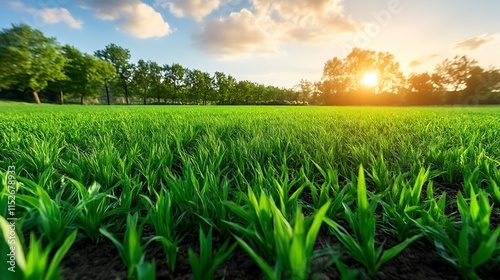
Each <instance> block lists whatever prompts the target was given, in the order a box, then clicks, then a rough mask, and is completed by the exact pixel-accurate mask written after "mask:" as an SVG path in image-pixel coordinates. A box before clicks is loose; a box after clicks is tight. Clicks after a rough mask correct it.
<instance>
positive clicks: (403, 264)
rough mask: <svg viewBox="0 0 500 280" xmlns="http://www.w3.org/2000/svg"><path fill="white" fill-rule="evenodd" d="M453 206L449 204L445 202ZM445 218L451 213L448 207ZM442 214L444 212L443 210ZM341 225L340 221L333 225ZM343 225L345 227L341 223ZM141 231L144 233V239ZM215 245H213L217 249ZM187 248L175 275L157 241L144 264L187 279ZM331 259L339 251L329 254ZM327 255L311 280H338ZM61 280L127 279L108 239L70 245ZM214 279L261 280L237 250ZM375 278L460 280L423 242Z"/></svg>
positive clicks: (499, 215)
mask: <svg viewBox="0 0 500 280" xmlns="http://www.w3.org/2000/svg"><path fill="white" fill-rule="evenodd" d="M443 192H446V193H447V198H446V200H447V202H452V201H453V200H454V199H456V195H457V191H456V186H446V185H441V186H439V187H437V188H436V191H435V195H436V196H440V195H441V194H442V193H443ZM448 205H453V203H451V204H448ZM449 207H450V209H447V210H448V211H449V213H448V214H451V213H453V212H455V211H457V209H453V208H454V207H453V206H449ZM448 211H447V212H448ZM499 221H500V212H499V210H498V208H497V209H494V210H493V211H492V215H491V222H492V225H494V226H495V227H496V226H498V224H499ZM339 223H340V224H341V225H344V224H345V221H339ZM345 226H347V225H346V224H345ZM148 231H150V230H148V229H147V228H146V229H145V232H144V235H146V236H147V232H148ZM383 240H385V244H384V248H385V249H388V248H391V247H392V246H394V245H396V244H397V241H396V240H395V238H393V237H392V236H390V235H389V234H387V233H384V232H382V231H380V232H377V242H376V243H377V245H376V246H379V245H380V244H381V242H382V241H383ZM218 246H220V244H215V245H214V247H215V248H217V247H218ZM332 246H333V248H339V244H338V241H336V240H335V238H334V237H333V236H332V234H330V233H328V232H327V230H325V228H322V230H321V231H320V234H319V236H318V239H317V242H316V246H315V249H324V248H332ZM190 248H192V249H193V250H194V251H195V252H199V245H198V239H197V238H194V237H190V238H186V239H184V240H183V242H182V244H180V245H179V251H178V255H177V263H176V269H175V272H173V273H172V272H170V271H169V269H168V268H167V266H166V263H165V254H164V252H163V248H162V247H161V245H160V244H159V243H155V242H153V243H151V244H150V245H149V247H148V249H147V256H146V260H147V261H154V262H155V263H156V276H157V279H169V280H170V279H191V277H192V274H191V267H190V264H189V257H188V250H189V249H190ZM332 252H335V253H333V254H335V255H336V256H338V255H339V254H341V253H340V251H339V250H334V251H332ZM331 260H332V255H327V256H323V257H319V258H317V259H315V260H313V262H312V264H311V269H312V273H311V274H312V276H311V278H312V279H340V274H339V271H338V270H337V268H336V266H335V264H334V263H332V262H331ZM341 260H342V261H343V262H344V263H345V264H346V265H347V266H348V267H350V268H354V269H358V270H359V271H360V272H361V273H360V279H369V277H368V276H367V274H366V272H365V269H364V268H363V267H362V266H361V265H360V264H359V263H357V262H356V261H355V260H353V259H352V258H350V257H349V256H347V254H341ZM62 266H63V271H62V276H63V278H64V279H82V280H85V279H92V280H93V279H127V268H126V267H125V266H124V264H123V263H122V260H121V258H120V256H119V254H118V251H117V249H116V247H115V246H114V244H113V243H111V241H109V240H108V239H106V238H104V239H103V240H102V241H101V242H100V243H99V244H97V245H96V244H93V243H91V242H90V240H88V239H86V240H83V241H80V242H78V243H75V244H74V245H73V246H72V248H71V249H70V251H69V252H68V254H67V255H66V257H65V258H64V260H63V262H62ZM498 275H500V267H499V268H495V269H493V270H492V271H490V272H483V273H482V274H481V275H480V276H481V279H498ZM215 278H216V279H252V280H256V279H265V277H264V275H263V274H262V273H261V270H260V268H259V267H258V266H257V265H256V264H255V263H254V262H253V260H252V259H251V258H250V257H249V256H248V255H247V254H246V252H244V251H243V250H242V249H240V248H239V247H238V248H237V249H236V250H235V251H234V252H233V254H232V255H231V256H230V257H229V258H228V259H227V260H226V261H225V262H224V263H223V264H222V265H220V267H219V268H218V269H217V271H216V276H215ZM375 279H380V280H382V279H435V280H438V279H462V277H461V276H460V273H459V272H458V271H457V270H456V269H455V268H454V267H452V266H451V265H450V264H449V263H447V262H446V261H444V260H443V258H442V257H440V256H439V255H438V253H437V252H436V250H435V248H434V245H433V244H431V243H430V242H429V241H428V240H426V239H425V238H421V239H419V240H417V241H415V242H413V243H412V244H411V245H410V246H408V247H407V248H406V249H405V250H403V251H402V252H401V253H400V254H399V255H397V256H396V257H395V258H394V259H392V260H390V261H389V262H387V263H386V264H384V265H383V266H382V267H381V268H380V270H379V272H378V274H377V276H376V277H375Z"/></svg>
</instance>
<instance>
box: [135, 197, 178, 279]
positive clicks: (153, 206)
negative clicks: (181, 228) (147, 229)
mask: <svg viewBox="0 0 500 280" xmlns="http://www.w3.org/2000/svg"><path fill="white" fill-rule="evenodd" d="M143 200H144V201H145V204H146V206H147V207H148V208H149V211H148V220H149V221H151V224H152V225H153V227H154V229H155V232H156V235H157V236H161V237H164V239H163V240H162V244H163V249H164V251H165V255H166V257H167V266H168V268H169V269H170V271H172V272H173V271H175V262H176V259H177V244H178V242H179V237H178V236H177V233H176V228H178V225H179V224H180V223H181V221H182V219H183V217H184V214H185V213H183V214H181V215H175V212H173V211H172V210H173V209H172V198H171V194H170V192H169V191H165V190H162V191H161V193H160V194H156V203H153V202H152V201H151V199H149V197H147V196H143Z"/></svg>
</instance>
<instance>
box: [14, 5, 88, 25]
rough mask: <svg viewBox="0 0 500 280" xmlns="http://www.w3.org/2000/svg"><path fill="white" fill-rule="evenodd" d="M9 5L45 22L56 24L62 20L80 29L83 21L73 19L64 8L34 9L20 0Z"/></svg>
mask: <svg viewBox="0 0 500 280" xmlns="http://www.w3.org/2000/svg"><path fill="white" fill-rule="evenodd" d="M10 6H11V7H12V8H13V9H16V10H18V11H23V12H26V13H30V14H32V15H33V19H34V20H37V21H40V22H42V23H46V24H56V23H60V22H64V23H66V24H68V26H69V27H71V28H75V29H80V28H82V26H83V21H81V20H77V19H75V18H74V17H73V16H72V15H71V13H70V12H69V11H68V10H67V9H65V8H44V9H36V8H30V7H26V6H24V4H23V3H22V2H21V1H13V2H10Z"/></svg>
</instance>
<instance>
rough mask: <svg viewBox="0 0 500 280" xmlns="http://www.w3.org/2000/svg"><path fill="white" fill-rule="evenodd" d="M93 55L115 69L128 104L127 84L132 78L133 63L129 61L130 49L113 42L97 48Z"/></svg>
mask: <svg viewBox="0 0 500 280" xmlns="http://www.w3.org/2000/svg"><path fill="white" fill-rule="evenodd" d="M94 55H95V56H96V57H98V58H100V59H102V60H105V61H107V62H109V63H111V65H113V66H114V67H115V69H116V73H117V75H118V81H119V83H120V85H121V87H122V88H123V92H124V93H125V101H126V102H127V105H128V104H129V84H130V81H131V78H132V74H133V69H134V65H133V64H131V63H130V62H129V60H130V51H129V50H128V49H125V48H122V47H120V46H117V45H115V44H109V45H107V46H106V47H105V48H104V49H103V50H98V51H96V52H95V53H94Z"/></svg>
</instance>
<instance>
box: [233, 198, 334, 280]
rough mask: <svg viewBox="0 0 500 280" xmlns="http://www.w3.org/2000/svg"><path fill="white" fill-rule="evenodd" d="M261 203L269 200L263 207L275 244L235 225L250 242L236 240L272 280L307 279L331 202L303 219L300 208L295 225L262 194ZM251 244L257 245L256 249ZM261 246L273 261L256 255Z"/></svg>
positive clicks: (266, 226) (237, 238) (294, 221)
mask: <svg viewBox="0 0 500 280" xmlns="http://www.w3.org/2000/svg"><path fill="white" fill-rule="evenodd" d="M260 201H267V202H266V203H261V204H263V205H268V206H269V211H270V213H269V214H270V217H269V218H270V219H268V220H267V221H268V222H269V224H268V225H265V226H264V228H269V229H270V230H271V232H270V234H271V235H272V236H271V238H272V240H274V244H269V240H261V239H260V235H255V234H254V233H253V232H251V231H247V230H245V229H243V228H242V227H241V226H238V225H234V224H233V227H234V228H235V229H236V230H239V231H240V232H242V233H243V234H244V239H246V240H247V241H248V242H249V243H247V241H245V240H244V239H243V238H240V237H237V236H235V238H236V240H237V241H238V243H239V244H240V246H241V247H242V248H243V249H244V250H245V251H246V252H247V253H248V254H249V255H250V257H251V258H252V259H253V260H254V261H255V262H256V263H257V264H258V265H259V267H260V268H261V269H262V270H263V272H264V273H265V274H266V276H267V277H268V278H269V279H280V278H281V277H292V278H293V279H306V278H307V276H308V275H309V273H310V271H309V269H310V263H311V260H312V257H313V247H314V243H315V241H316V237H317V235H318V232H319V229H320V228H321V224H322V223H323V218H324V217H325V214H326V212H327V210H328V209H329V207H330V202H327V203H325V205H323V206H322V207H321V208H320V209H319V210H318V211H317V212H316V213H315V214H314V216H313V217H308V218H305V217H304V215H303V214H302V210H301V208H300V207H299V208H298V209H297V211H296V213H295V218H294V220H293V225H292V224H290V223H289V222H288V220H287V219H286V218H285V216H284V215H283V213H282V212H281V211H280V209H279V208H278V207H277V206H276V205H275V203H274V201H273V200H272V198H271V197H268V196H266V195H265V194H263V193H261V195H260ZM262 242H267V244H262ZM252 244H256V246H255V245H252ZM259 246H260V247H262V246H266V248H268V249H269V251H268V252H267V254H266V256H268V257H269V258H270V260H266V259H264V258H262V257H261V256H260V255H259V253H257V251H256V250H257V249H259ZM273 265H274V267H273Z"/></svg>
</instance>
